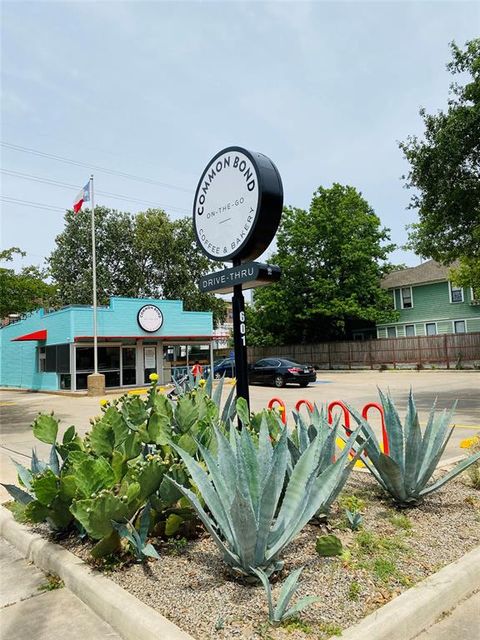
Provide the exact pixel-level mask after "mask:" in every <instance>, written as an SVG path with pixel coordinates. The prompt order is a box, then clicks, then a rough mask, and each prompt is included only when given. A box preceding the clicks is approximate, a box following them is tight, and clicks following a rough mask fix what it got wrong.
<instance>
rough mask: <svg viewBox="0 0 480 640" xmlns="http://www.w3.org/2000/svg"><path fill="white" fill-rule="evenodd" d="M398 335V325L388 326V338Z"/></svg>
mask: <svg viewBox="0 0 480 640" xmlns="http://www.w3.org/2000/svg"><path fill="white" fill-rule="evenodd" d="M396 337H397V327H387V338H396Z"/></svg>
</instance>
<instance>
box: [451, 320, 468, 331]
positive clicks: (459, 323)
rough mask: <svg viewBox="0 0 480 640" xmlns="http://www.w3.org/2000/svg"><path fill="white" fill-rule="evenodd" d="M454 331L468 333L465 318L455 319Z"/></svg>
mask: <svg viewBox="0 0 480 640" xmlns="http://www.w3.org/2000/svg"><path fill="white" fill-rule="evenodd" d="M453 331H454V333H466V331H467V327H466V322H465V320H455V321H454V323H453Z"/></svg>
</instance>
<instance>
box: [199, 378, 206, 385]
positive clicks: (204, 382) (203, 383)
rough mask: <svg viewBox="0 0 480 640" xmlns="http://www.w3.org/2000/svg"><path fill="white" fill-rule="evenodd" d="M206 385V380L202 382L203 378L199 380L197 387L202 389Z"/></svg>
mask: <svg viewBox="0 0 480 640" xmlns="http://www.w3.org/2000/svg"><path fill="white" fill-rule="evenodd" d="M206 384H207V382H206V380H204V379H203V378H202V379H201V380H200V382H199V383H198V386H199V387H204V386H205V385H206Z"/></svg>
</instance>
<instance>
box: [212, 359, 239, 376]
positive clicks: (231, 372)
mask: <svg viewBox="0 0 480 640" xmlns="http://www.w3.org/2000/svg"><path fill="white" fill-rule="evenodd" d="M222 376H225V377H226V378H234V377H235V358H223V359H222V360H217V362H214V363H213V377H214V378H217V379H219V378H221V377H222Z"/></svg>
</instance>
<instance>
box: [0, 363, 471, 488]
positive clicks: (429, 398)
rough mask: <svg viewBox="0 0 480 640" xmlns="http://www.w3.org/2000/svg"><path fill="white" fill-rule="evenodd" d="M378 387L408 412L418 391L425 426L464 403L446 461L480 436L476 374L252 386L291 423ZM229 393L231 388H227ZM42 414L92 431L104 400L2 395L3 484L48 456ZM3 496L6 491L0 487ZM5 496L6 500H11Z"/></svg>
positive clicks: (350, 375)
mask: <svg viewBox="0 0 480 640" xmlns="http://www.w3.org/2000/svg"><path fill="white" fill-rule="evenodd" d="M377 386H378V387H380V388H381V389H382V390H387V389H390V392H391V394H392V396H393V398H394V400H395V402H396V404H397V406H398V408H399V410H400V411H401V413H402V414H403V413H404V411H405V407H406V402H407V397H408V392H409V389H410V387H412V389H413V391H414V394H415V398H416V400H417V404H418V408H419V411H420V419H421V421H422V422H423V423H424V422H425V421H426V419H427V417H428V411H429V409H430V407H431V405H432V404H433V401H434V399H435V397H438V401H437V406H438V408H439V409H443V408H449V407H450V406H451V405H452V404H453V402H454V401H455V400H456V399H458V407H457V411H456V413H455V418H454V422H455V424H456V427H455V431H454V434H453V436H452V438H451V440H450V443H449V445H448V447H447V450H446V453H445V458H447V459H449V458H453V457H455V456H458V455H459V454H461V453H462V450H461V449H460V448H459V443H460V441H461V440H463V439H464V438H467V437H470V436H473V435H474V434H476V433H480V373H479V372H476V371H420V372H417V371H385V372H378V371H373V372H371V371H356V372H345V373H344V372H331V371H324V372H321V373H319V375H318V377H317V382H316V383H314V384H312V385H310V386H309V387H307V388H306V389H300V388H299V387H296V386H289V387H286V388H284V389H275V388H273V387H260V386H251V387H250V397H251V406H252V409H253V410H255V411H257V410H260V409H261V408H263V407H265V406H266V405H267V404H268V402H269V400H270V399H271V398H273V397H278V398H280V399H282V400H283V401H284V402H285V404H286V407H287V414H288V416H289V423H291V422H292V418H291V410H292V409H293V408H294V407H295V403H296V402H297V401H298V400H299V399H300V398H305V399H307V400H309V401H310V402H312V403H314V402H316V403H318V404H321V403H325V402H331V401H332V400H343V401H346V402H348V403H350V404H352V405H353V406H354V407H356V408H357V409H361V408H362V407H363V406H364V405H365V404H366V403H368V402H375V401H377V400H378V393H377ZM226 389H227V390H228V389H230V387H229V385H226ZM39 411H42V412H50V411H54V412H55V414H56V415H57V416H58V417H59V418H60V420H61V425H62V426H63V427H64V428H67V427H68V426H69V425H71V424H75V425H76V427H77V430H78V431H79V432H80V433H81V434H83V433H85V432H86V431H88V430H89V427H90V424H89V419H90V417H92V416H94V415H96V414H98V412H99V399H98V398H88V397H85V396H81V397H70V396H59V395H51V394H45V393H28V392H23V391H1V392H0V423H1V424H0V480H1V481H2V482H15V477H16V476H15V472H14V468H13V465H12V464H11V462H10V460H9V458H10V457H13V458H14V459H16V460H18V461H19V462H21V461H23V462H24V463H28V458H29V456H30V451H31V448H32V446H33V445H34V444H35V445H36V446H37V449H38V452H39V453H40V454H43V455H44V456H45V455H46V454H47V452H48V447H47V445H43V444H42V443H38V442H36V441H34V438H33V437H32V433H31V429H30V425H31V423H32V421H33V420H34V419H35V416H36V415H37V413H38V412H39ZM371 422H372V424H373V425H374V426H375V427H376V429H377V430H378V429H379V420H378V416H377V415H376V413H372V414H371ZM0 490H1V491H2V492H3V491H4V490H3V488H1V487H0ZM5 496H6V494H5V492H3V493H0V500H1V499H5Z"/></svg>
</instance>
